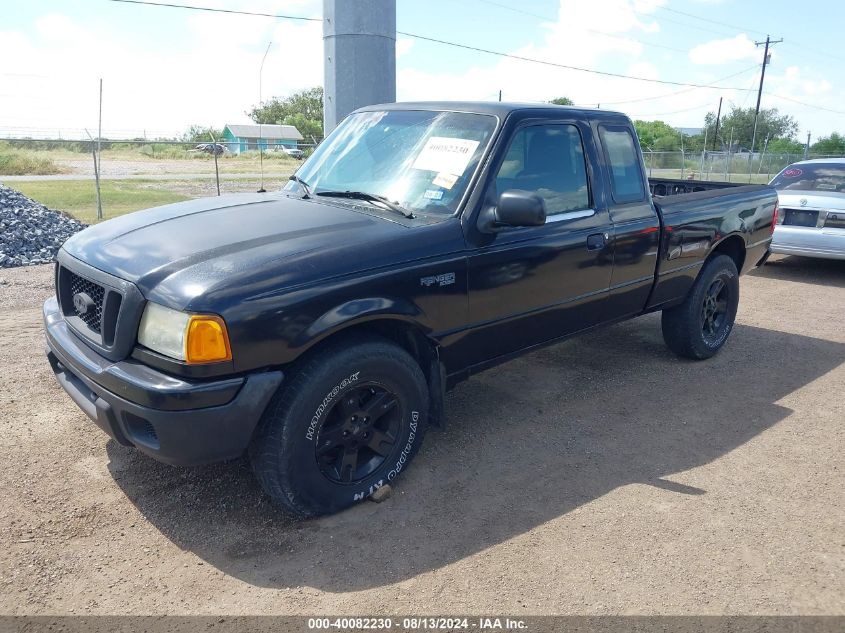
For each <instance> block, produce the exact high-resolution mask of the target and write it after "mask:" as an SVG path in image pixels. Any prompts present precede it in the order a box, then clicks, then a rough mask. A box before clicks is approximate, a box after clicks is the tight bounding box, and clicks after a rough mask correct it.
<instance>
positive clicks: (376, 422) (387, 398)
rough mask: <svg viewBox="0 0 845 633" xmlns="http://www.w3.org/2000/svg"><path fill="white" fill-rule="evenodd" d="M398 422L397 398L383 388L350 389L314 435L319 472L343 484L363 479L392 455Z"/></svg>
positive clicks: (371, 384) (369, 386) (373, 384)
mask: <svg viewBox="0 0 845 633" xmlns="http://www.w3.org/2000/svg"><path fill="white" fill-rule="evenodd" d="M401 419H402V410H401V407H400V405H399V398H398V397H397V396H396V394H394V393H392V392H391V391H390V390H389V389H387V388H386V387H384V386H383V385H379V384H376V383H368V384H364V385H359V386H355V387H354V388H352V389H350V390H349V391H347V392H346V393H345V394H343V395H342V396H341V397H339V398H338V399H337V403H336V404H335V406H334V407H332V409H331V410H330V411H329V414H328V416H327V417H326V421H325V422H324V423H323V426H322V427H321V428H320V430H319V432H318V433H317V441H316V442H315V449H314V450H315V454H316V458H317V463H318V465H319V467H320V472H322V473H323V475H325V476H326V477H327V478H328V479H330V480H331V481H333V482H336V483H342V484H354V483H357V482H359V481H361V480H362V479H365V478H366V477H367V476H368V475H370V473H372V472H373V471H375V470H376V469H377V468H378V467H379V466H381V465H382V464H383V463H384V460H385V459H387V457H388V455H390V454H391V452H392V451H393V447H394V445H395V444H396V440H397V438H398V437H399V430H400V424H401Z"/></svg>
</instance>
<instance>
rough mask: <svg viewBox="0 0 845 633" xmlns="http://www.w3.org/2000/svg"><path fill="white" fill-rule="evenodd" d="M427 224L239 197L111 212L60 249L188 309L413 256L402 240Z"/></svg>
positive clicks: (341, 207) (325, 205)
mask: <svg viewBox="0 0 845 633" xmlns="http://www.w3.org/2000/svg"><path fill="white" fill-rule="evenodd" d="M426 224H427V223H426V222H425V221H421V220H409V221H406V220H404V219H403V218H400V217H398V216H397V218H396V221H393V219H388V218H386V217H382V216H381V215H380V212H378V211H375V210H373V213H372V214H371V213H368V212H366V211H365V210H364V209H361V208H356V207H352V206H350V205H347V204H335V203H333V202H332V201H326V200H322V199H317V200H315V199H310V200H302V199H299V198H294V197H289V196H288V195H287V194H285V193H274V194H240V195H231V196H223V197H216V198H215V197H212V198H202V199H197V200H191V201H188V202H180V203H177V204H171V205H167V206H163V207H158V208H154V209H149V210H147V211H139V212H137V213H132V214H129V215H126V216H122V217H120V218H115V219H113V220H109V221H107V222H103V223H101V224H97V225H94V226H91V227H89V228H87V229H85V230H84V231H81V232H80V233H77V234H76V235H75V236H73V237H71V238H70V239H69V240H68V241H67V242H65V244H64V246H63V248H64V249H65V251H67V253H68V254H70V255H71V256H73V257H75V258H77V259H80V260H82V261H84V262H86V263H88V264H90V265H92V266H94V267H95V268H98V269H100V270H103V271H105V272H108V273H111V274H112V275H115V276H117V277H120V278H121V279H125V280H127V281H131V282H133V283H134V284H135V285H137V286H138V288H139V289H140V290H141V292H142V293H143V294H144V296H145V297H147V298H148V299H150V300H152V301H156V302H159V303H163V304H165V305H169V306H172V307H175V308H179V309H193V308H195V307H202V305H204V304H210V303H213V301H214V295H215V293H217V292H222V291H224V290H225V292H226V294H227V295H228V296H229V298H230V299H231V295H232V293H233V289H234V290H242V291H250V292H253V296H254V293H260V292H261V288H260V287H256V284H261V283H262V282H263V284H264V285H265V286H266V287H272V288H273V289H275V290H278V289H280V288H284V287H288V286H291V285H295V284H297V283H302V282H306V281H309V280H312V279H315V278H327V277H332V276H335V275H337V274H342V273H351V272H356V271H359V270H362V269H367V268H368V267H373V266H375V265H377V261H378V262H381V263H384V262H385V261H388V262H398V261H401V260H403V259H406V258H408V257H413V256H414V251H415V250H416V249H415V248H414V247H413V246H411V245H409V244H408V243H407V239H402V238H403V237H405V238H407V237H410V234H415V235H416V236H417V237H418V236H419V232H418V231H417V230H414V227H415V226H418V225H421V226H425V225H426ZM414 241H416V242H419V240H414ZM381 244H383V245H385V246H379V245H381ZM420 246H422V245H420ZM429 247H430V245H429ZM385 249H387V252H386V250H385ZM394 249H396V250H400V249H401V250H403V252H396V253H393V254H391V253H390V252H389V251H391V250H394ZM427 254H431V251H430V250H427ZM376 258H378V260H377V261H376Z"/></svg>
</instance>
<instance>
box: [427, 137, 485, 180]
mask: <svg viewBox="0 0 845 633" xmlns="http://www.w3.org/2000/svg"><path fill="white" fill-rule="evenodd" d="M476 147H478V141H470V140H468V139H465V138H449V137H446V136H432V137H431V138H430V139H428V141H427V142H426V144H425V147H423V149H422V151H421V152H420V153H419V156H417V159H416V160H415V161H414V165H413V167H414V169H425V170H427V171H436V172H441V173H447V174H455V175H457V176H460V175H461V174H463V173H464V170H465V169H466V168H467V165H469V161H470V159H471V158H472V155H473V154H474V153H475V148H476Z"/></svg>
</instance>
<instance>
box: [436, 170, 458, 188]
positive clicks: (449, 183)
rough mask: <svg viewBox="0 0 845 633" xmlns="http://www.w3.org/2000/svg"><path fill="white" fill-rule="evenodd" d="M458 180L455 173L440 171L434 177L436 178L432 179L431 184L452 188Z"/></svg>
mask: <svg viewBox="0 0 845 633" xmlns="http://www.w3.org/2000/svg"><path fill="white" fill-rule="evenodd" d="M456 182H458V177H457V176H455V175H453V174H447V173H446V172H440V173H439V174H437V176H435V177H434V180H432V181H431V184H432V185H434V186H435V187H443V188H444V189H451V188H452V187H454V186H455V183H456Z"/></svg>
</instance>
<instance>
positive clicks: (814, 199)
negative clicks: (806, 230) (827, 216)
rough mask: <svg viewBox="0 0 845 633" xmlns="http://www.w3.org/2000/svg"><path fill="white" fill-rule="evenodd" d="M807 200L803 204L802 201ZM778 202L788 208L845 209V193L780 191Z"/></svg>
mask: <svg viewBox="0 0 845 633" xmlns="http://www.w3.org/2000/svg"><path fill="white" fill-rule="evenodd" d="M802 200H805V203H804V204H803V205H802V204H801V201H802ZM778 204H779V205H780V206H781V207H784V208H787V209H802V208H803V209H813V210H816V209H830V210H835V211H845V194H830V193H825V192H822V191H796V190H780V191H778Z"/></svg>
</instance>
